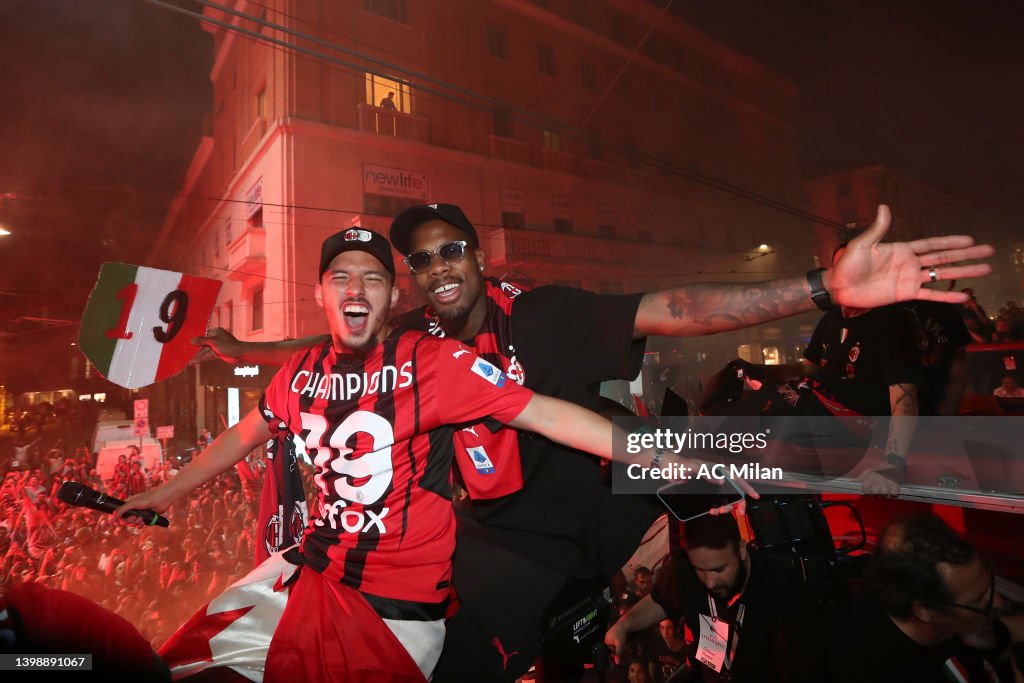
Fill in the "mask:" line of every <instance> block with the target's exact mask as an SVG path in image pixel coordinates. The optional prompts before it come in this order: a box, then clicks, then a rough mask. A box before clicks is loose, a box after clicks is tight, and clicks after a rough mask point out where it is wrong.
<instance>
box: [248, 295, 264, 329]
mask: <svg viewBox="0 0 1024 683" xmlns="http://www.w3.org/2000/svg"><path fill="white" fill-rule="evenodd" d="M251 329H252V331H253V332H257V331H259V330H262V329H263V288H262V287H260V288H259V289H254V290H252V328H251Z"/></svg>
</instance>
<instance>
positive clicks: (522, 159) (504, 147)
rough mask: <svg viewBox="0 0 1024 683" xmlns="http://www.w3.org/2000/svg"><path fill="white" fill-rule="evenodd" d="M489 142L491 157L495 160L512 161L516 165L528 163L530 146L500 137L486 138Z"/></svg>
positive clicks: (519, 141) (520, 141) (491, 136)
mask: <svg viewBox="0 0 1024 683" xmlns="http://www.w3.org/2000/svg"><path fill="white" fill-rule="evenodd" d="M488 137H489V138H490V142H491V156H492V157H494V158H496V159H505V160H506V161H514V162H516V163H517V164H528V163H530V145H529V144H528V143H525V142H523V141H522V140H516V139H514V138H506V137H504V136H501V135H493V134H492V135H490V136H488Z"/></svg>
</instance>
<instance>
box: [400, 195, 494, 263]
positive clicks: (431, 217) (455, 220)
mask: <svg viewBox="0 0 1024 683" xmlns="http://www.w3.org/2000/svg"><path fill="white" fill-rule="evenodd" d="M428 221H444V222H445V223H447V224H449V225H451V226H453V227H456V228H458V229H459V230H461V231H462V232H464V233H466V235H467V236H469V246H471V247H474V248H475V247H478V246H480V239H479V238H478V237H477V236H476V229H475V228H474V227H473V224H472V223H470V222H469V219H468V218H466V214H464V213H462V209H460V208H459V207H457V206H455V205H454V204H419V205H417V206H410V207H409V208H408V209H406V210H405V211H403V212H402V213H400V214H398V215H397V216H395V220H393V221H391V230H390V231H389V233H388V234H389V235H390V236H391V244H393V245H395V249H397V250H398V253H400V254H404V255H405V256H408V255H409V252H410V251H412V248H411V247H410V246H409V238H410V236H411V235H412V231H413V230H415V229H416V228H418V227H419V226H421V225H423V224H424V223H426V222H428Z"/></svg>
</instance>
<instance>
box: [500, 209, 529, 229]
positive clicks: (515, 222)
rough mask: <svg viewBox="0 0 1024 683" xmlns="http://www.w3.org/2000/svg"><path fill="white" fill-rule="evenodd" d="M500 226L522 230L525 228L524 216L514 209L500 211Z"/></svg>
mask: <svg viewBox="0 0 1024 683" xmlns="http://www.w3.org/2000/svg"><path fill="white" fill-rule="evenodd" d="M501 227H503V228H505V229H506V230H524V229H525V228H526V216H525V215H524V214H522V213H518V212H514V211H502V212H501Z"/></svg>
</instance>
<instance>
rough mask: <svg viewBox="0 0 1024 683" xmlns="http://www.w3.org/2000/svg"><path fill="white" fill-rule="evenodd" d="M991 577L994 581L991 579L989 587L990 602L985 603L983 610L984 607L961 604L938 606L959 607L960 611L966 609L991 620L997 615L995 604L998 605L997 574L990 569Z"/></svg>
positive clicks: (949, 603)
mask: <svg viewBox="0 0 1024 683" xmlns="http://www.w3.org/2000/svg"><path fill="white" fill-rule="evenodd" d="M989 575H990V576H991V577H992V579H991V585H990V586H989V591H988V602H986V603H985V607H983V608H982V607H973V606H971V605H961V604H960V603H959V602H939V603H937V604H939V605H943V606H945V607H959V608H960V609H965V610H967V611H968V612H974V613H975V614H980V615H981V616H983V617H985V618H986V619H990V618H991V617H992V615H993V614H995V604H996V573H995V572H994V571H992V570H991V569H989Z"/></svg>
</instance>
